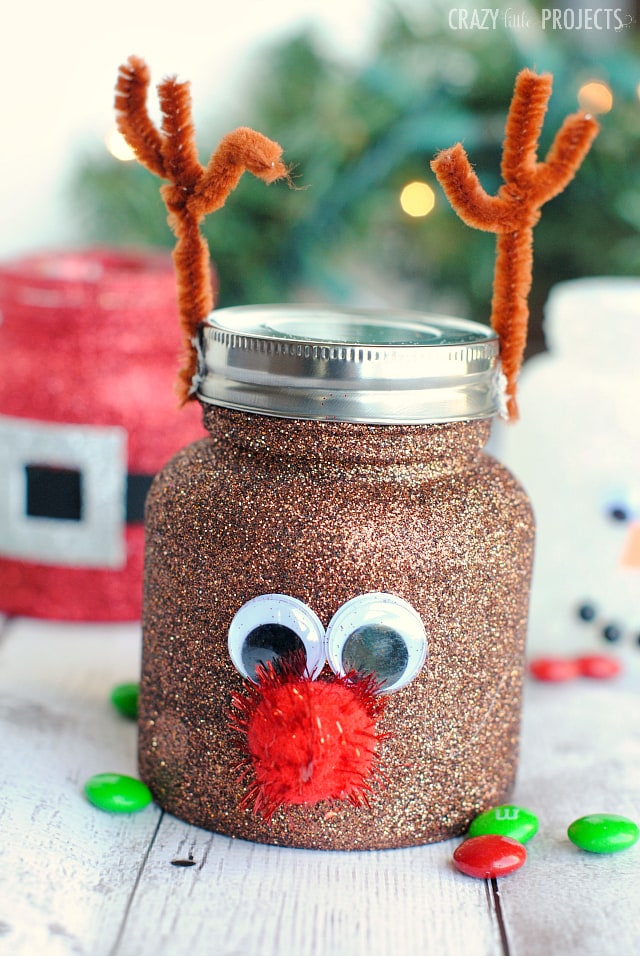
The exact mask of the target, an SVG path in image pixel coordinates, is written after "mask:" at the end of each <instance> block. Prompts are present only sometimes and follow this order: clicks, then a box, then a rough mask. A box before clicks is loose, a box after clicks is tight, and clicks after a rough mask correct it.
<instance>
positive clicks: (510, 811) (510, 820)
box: [469, 803, 538, 843]
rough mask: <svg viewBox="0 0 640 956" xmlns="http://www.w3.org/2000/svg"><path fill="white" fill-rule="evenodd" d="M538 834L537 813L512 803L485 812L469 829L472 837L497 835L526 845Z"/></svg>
mask: <svg viewBox="0 0 640 956" xmlns="http://www.w3.org/2000/svg"><path fill="white" fill-rule="evenodd" d="M537 832H538V818H537V816H536V815H535V813H532V812H531V810H525V808H524V807H516V806H514V805H513V804H511V803H508V804H504V805H502V806H500V807H491V809H490V810H485V811H484V813H481V814H480V816H477V817H476V818H475V820H473V821H472V823H471V826H470V827H469V836H470V837H475V836H482V835H483V834H485V833H497V834H500V836H506V837H510V838H511V839H512V840H517V841H518V843H526V842H527V840H530V839H531V837H532V836H535V834H536V833H537Z"/></svg>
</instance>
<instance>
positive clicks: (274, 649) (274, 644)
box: [242, 624, 305, 677]
mask: <svg viewBox="0 0 640 956" xmlns="http://www.w3.org/2000/svg"><path fill="white" fill-rule="evenodd" d="M297 652H302V653H303V654H304V652H305V651H304V644H303V642H302V641H301V639H300V638H299V637H298V635H297V634H296V632H295V631H293V630H292V629H291V628H290V627H286V626H285V625H284V624H259V625H258V627H254V629H253V630H252V631H250V632H249V634H247V636H246V638H245V641H244V644H243V645H242V663H243V664H244V667H245V670H246V672H247V674H249V675H250V676H252V677H255V674H256V668H257V666H258V665H259V664H262V665H265V664H268V663H272V664H274V665H275V664H277V662H278V660H280V659H281V658H283V657H285V656H286V655H288V654H294V653H297Z"/></svg>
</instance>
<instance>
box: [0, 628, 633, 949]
mask: <svg viewBox="0 0 640 956" xmlns="http://www.w3.org/2000/svg"><path fill="white" fill-rule="evenodd" d="M138 658H139V630H138V628H137V627H135V626H108V625H93V626H89V625H68V624H52V623H50V622H36V621H27V620H17V621H10V622H7V623H6V624H5V627H4V629H3V631H2V634H1V635H0V768H1V769H0V772H1V773H2V787H1V789H0V952H4V951H5V948H6V951H7V952H11V953H12V954H19V956H22V954H24V956H31V954H32V953H33V954H40V953H42V954H46V956H48V954H49V953H51V954H56V956H57V954H75V953H80V954H84V953H86V954H90V956H146V954H153V956H173V954H176V956H178V954H188V956H200V954H207V956H209V954H213V953H215V954H220V956H236V954H237V956H240V954H242V956H253V954H256V956H257V954H260V956H276V954H277V956H289V954H291V956H294V954H295V956H316V954H318V956H320V954H330V956H359V954H363V956H364V954H367V956H378V954H380V956H382V954H394V956H396V954H398V956H403V954H407V956H413V954H416V956H417V954H423V953H434V954H438V956H449V954H451V956H458V954H465V956H476V954H477V956H493V954H495V956H538V954H539V956H554V954H558V956H565V954H568V956H571V954H576V956H578V954H580V956H590V954H594V956H595V954H598V956H604V954H609V953H611V954H613V953H615V954H616V956H625V954H627V953H628V954H632V953H633V954H635V953H637V952H638V951H640V925H639V922H638V915H637V913H638V909H639V908H638V886H639V885H640V845H636V847H634V848H632V849H631V850H628V851H625V853H622V854H616V855H612V856H596V855H594V854H586V853H584V852H581V851H578V850H576V849H575V848H574V847H573V846H572V845H571V844H570V843H569V841H568V840H567V838H566V827H567V826H568V824H569V823H570V822H571V821H572V820H573V819H574V818H576V817H577V816H580V815H582V814H583V813H589V812H598V811H605V812H615V813H623V814H626V815H628V816H631V817H633V818H635V819H638V817H639V816H640V779H639V777H640V720H639V719H638V718H639V716H640V714H639V704H638V700H639V698H638V689H639V687H640V682H639V681H638V675H637V672H633V671H632V670H631V669H629V672H628V674H627V676H626V677H624V678H623V679H622V680H619V681H617V682H616V683H615V684H613V683H607V684H604V683H598V682H592V681H579V682H575V683H573V684H571V685H563V686H562V687H560V686H554V685H541V684H534V683H529V684H528V685H527V693H526V704H525V720H524V734H523V748H522V763H521V770H520V775H519V780H518V785H517V790H516V793H515V795H514V796H515V799H516V800H517V801H518V802H520V803H521V804H523V805H526V806H529V807H530V808H531V809H533V810H534V811H535V812H536V813H537V814H538V816H539V818H540V832H539V834H538V835H537V836H536V837H535V838H534V840H533V841H532V843H530V844H529V859H528V861H527V864H526V866H525V867H524V868H523V869H522V870H520V871H519V872H518V873H515V874H513V875H512V876H510V877H507V878H505V879H503V880H500V881H495V882H493V885H492V882H491V881H488V882H485V881H477V880H471V879H469V878H467V877H464V876H462V875H461V874H459V873H457V872H456V871H455V870H454V869H453V867H452V864H451V854H452V851H453V849H454V847H455V846H456V844H457V841H448V842H446V843H442V844H438V845H435V846H429V847H418V848H413V849H405V850H393V851H385V852H372V853H326V852H313V851H303V850H289V849H281V848H277V847H264V846H258V845H253V844H249V843H245V842H244V841H236V840H229V839H227V838H225V837H221V836H218V835H214V834H211V833H208V832H206V831H203V830H199V829H197V828H194V827H190V826H188V825H187V824H184V823H182V822H181V821H179V820H176V819H175V818H173V817H171V816H170V815H168V814H165V813H163V812H162V811H160V810H159V809H158V808H157V807H149V808H147V809H146V810H144V811H143V812H141V813H139V814H133V815H131V816H119V815H111V814H106V813H102V812H100V811H98V810H96V809H94V808H93V807H91V806H90V805H89V804H88V803H87V801H86V800H85V799H84V796H83V794H82V785H83V783H84V781H85V780H86V779H87V778H88V777H89V776H91V775H92V774H93V773H97V772H100V771H103V770H117V771H121V772H124V773H135V726H134V725H133V724H132V723H131V722H129V721H126V720H125V719H124V718H121V717H119V716H118V715H117V714H115V712H114V711H113V710H112V708H111V706H110V704H109V701H108V697H109V691H110V689H111V687H112V686H113V685H114V684H116V683H118V682H120V681H125V680H130V679H135V677H136V675H137V672H138ZM190 855H191V856H192V858H193V866H178V865H175V863H174V862H172V861H176V860H182V861H185V860H186V861H189V856H190Z"/></svg>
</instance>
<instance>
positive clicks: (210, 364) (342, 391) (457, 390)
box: [194, 305, 501, 424]
mask: <svg viewBox="0 0 640 956" xmlns="http://www.w3.org/2000/svg"><path fill="white" fill-rule="evenodd" d="M196 345H197V349H198V357H199V361H198V372H197V375H196V379H195V381H194V389H195V391H197V395H198V398H199V399H200V400H201V401H202V402H204V403H207V404H214V405H222V406H224V407H227V408H233V409H238V410H242V411H247V412H254V413H257V414H263V415H275V416H277V417H285V418H301V419H320V420H332V421H336V420H337V421H359V422H371V423H406V424H410V423H428V422H441V421H456V420H461V419H471V418H485V417H489V416H491V415H493V414H495V413H496V412H497V411H499V409H500V394H499V393H500V378H501V375H500V363H499V345H498V339H497V337H496V335H495V333H494V332H493V331H492V330H491V329H490V328H488V327H487V326H484V325H480V324H479V323H476V322H470V321H469V320H466V319H457V318H452V317H449V316H441V315H430V314H426V313H419V312H408V311H407V312H392V313H389V312H379V311H372V310H356V309H340V310H338V309H330V308H326V307H318V306H292V305H283V306H240V307H234V308H229V309H219V310H216V311H214V312H212V313H211V315H210V316H209V317H208V318H207V319H206V320H205V322H203V323H202V324H201V326H200V329H199V332H198V338H197V343H196Z"/></svg>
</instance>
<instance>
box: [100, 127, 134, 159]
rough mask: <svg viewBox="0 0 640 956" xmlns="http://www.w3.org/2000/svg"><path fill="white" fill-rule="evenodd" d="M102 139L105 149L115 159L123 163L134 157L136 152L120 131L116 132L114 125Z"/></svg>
mask: <svg viewBox="0 0 640 956" xmlns="http://www.w3.org/2000/svg"><path fill="white" fill-rule="evenodd" d="M104 141H105V144H106V147H107V149H108V150H109V152H110V153H111V155H112V156H113V157H115V159H119V160H121V161H122V162H123V163H128V162H130V160H132V159H135V158H136V154H135V153H134V151H133V150H132V149H131V147H130V146H129V144H128V143H127V141H126V139H125V138H124V136H123V135H122V133H120V132H118V130H117V129H116V128H115V127H114V128H113V129H111V130H109V132H108V133H107V135H106V136H105V138H104Z"/></svg>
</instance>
